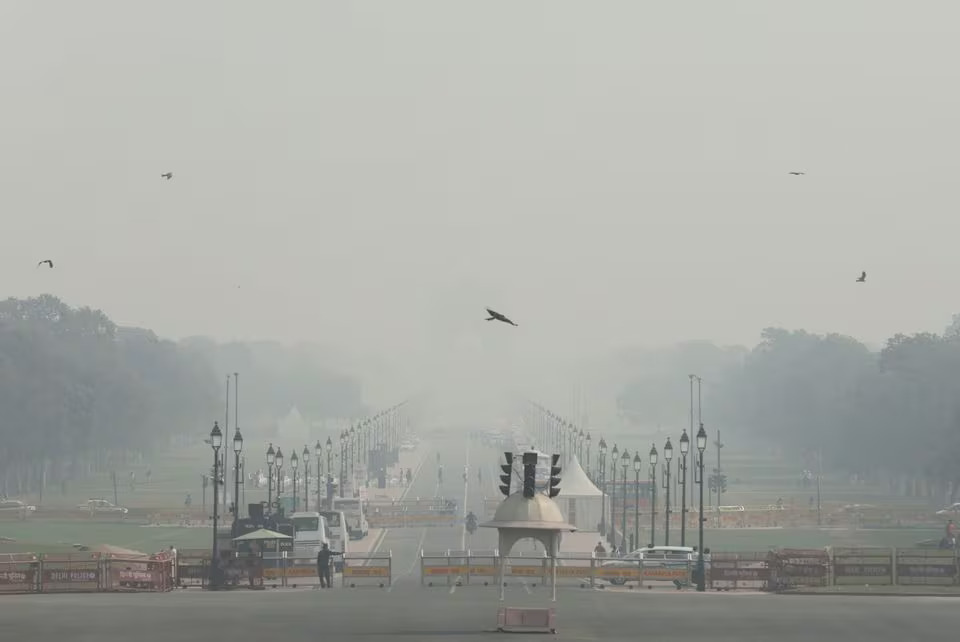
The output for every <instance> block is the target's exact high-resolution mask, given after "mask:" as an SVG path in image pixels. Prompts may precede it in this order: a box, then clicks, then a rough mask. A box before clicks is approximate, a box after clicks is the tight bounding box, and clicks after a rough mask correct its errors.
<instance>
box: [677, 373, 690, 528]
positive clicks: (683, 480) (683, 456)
mask: <svg viewBox="0 0 960 642" xmlns="http://www.w3.org/2000/svg"><path fill="white" fill-rule="evenodd" d="M690 390H693V387H692V386H691V388H690ZM692 409H693V407H692V406H691V410H692ZM688 452H690V437H688V436H687V431H686V429H684V431H683V434H682V435H680V461H679V462H678V465H679V467H680V469H679V470H678V471H677V474H679V475H680V546H686V545H687V453H688Z"/></svg>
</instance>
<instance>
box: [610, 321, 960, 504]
mask: <svg viewBox="0 0 960 642" xmlns="http://www.w3.org/2000/svg"><path fill="white" fill-rule="evenodd" d="M659 355H660V358H659V360H658V359H656V358H654V359H653V360H652V361H651V360H647V361H646V364H647V365H646V366H645V370H643V371H641V372H640V373H639V374H637V375H635V376H634V377H633V379H632V380H631V381H630V382H629V383H628V384H627V385H626V386H624V388H623V389H622V392H621V394H620V397H619V398H618V407H619V411H620V413H621V414H622V415H623V416H625V417H626V418H628V419H632V420H633V421H635V422H641V423H646V424H647V425H649V424H650V423H654V424H655V423H659V422H661V421H662V422H663V423H665V424H666V425H676V423H677V422H678V419H679V420H681V421H682V419H685V418H686V417H687V413H688V412H689V405H690V404H689V395H688V390H687V386H686V385H685V383H686V379H687V374H688V373H697V374H699V375H700V376H701V377H702V378H703V384H702V390H703V407H704V412H705V413H706V415H705V422H706V423H707V424H708V425H709V426H710V427H711V428H722V429H723V430H724V433H725V434H731V433H736V434H738V435H740V436H741V437H742V438H744V439H751V440H754V441H755V442H759V443H761V444H770V445H777V446H781V447H783V448H784V449H786V450H787V451H788V452H791V453H793V454H795V455H796V456H797V458H798V459H803V458H804V456H805V459H806V463H807V464H808V465H809V463H810V462H811V461H814V460H815V456H814V453H818V452H819V453H821V456H822V458H823V462H824V466H825V467H831V468H832V469H833V470H843V471H847V472H850V473H856V474H858V475H860V476H861V477H865V478H874V479H877V478H882V477H885V478H889V479H892V478H893V477H894V476H911V477H917V478H921V477H922V478H925V479H926V480H927V481H929V482H931V483H932V484H933V485H934V486H936V487H938V488H939V489H941V490H944V489H947V488H952V489H957V487H958V486H960V465H958V462H960V323H958V322H956V321H955V323H954V325H952V326H951V327H950V328H948V330H947V331H946V332H945V333H944V334H942V335H938V334H929V333H924V334H916V335H913V336H905V335H897V336H894V337H893V338H891V339H890V340H889V341H888V342H887V344H886V346H885V347H884V348H883V349H882V350H880V351H872V350H870V349H869V348H868V347H867V346H865V345H864V344H862V343H860V342H858V341H856V340H855V339H852V338H850V337H846V336H841V335H836V334H828V335H817V334H811V333H808V332H804V331H802V330H801V331H788V330H784V329H779V328H768V329H766V330H764V331H763V333H762V336H761V341H760V343H759V344H758V345H757V346H756V347H755V348H753V349H752V350H746V349H744V348H718V347H716V346H712V345H710V344H702V343H698V344H685V345H682V346H677V347H675V348H674V349H673V350H669V351H660V352H659ZM684 423H685V422H684Z"/></svg>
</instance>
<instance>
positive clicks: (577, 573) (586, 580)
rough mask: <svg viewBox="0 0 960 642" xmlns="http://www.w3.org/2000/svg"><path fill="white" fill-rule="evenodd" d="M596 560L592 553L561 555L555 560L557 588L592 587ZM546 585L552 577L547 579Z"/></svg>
mask: <svg viewBox="0 0 960 642" xmlns="http://www.w3.org/2000/svg"><path fill="white" fill-rule="evenodd" d="M596 571H597V559H596V556H595V555H594V554H593V553H563V552H561V553H560V555H559V556H558V558H557V586H564V585H569V586H579V587H580V588H587V587H593V586H595V584H596ZM547 580H548V583H549V581H551V580H552V576H551V577H548V578H547Z"/></svg>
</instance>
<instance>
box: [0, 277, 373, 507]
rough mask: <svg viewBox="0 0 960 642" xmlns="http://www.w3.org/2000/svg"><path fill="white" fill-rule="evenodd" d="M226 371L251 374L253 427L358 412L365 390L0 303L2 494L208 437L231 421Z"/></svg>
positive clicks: (299, 360)
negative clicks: (290, 416)
mask: <svg viewBox="0 0 960 642" xmlns="http://www.w3.org/2000/svg"><path fill="white" fill-rule="evenodd" d="M227 372H242V373H243V374H241V384H244V383H246V384H247V385H246V386H245V390H244V408H245V409H246V411H247V412H248V417H249V420H250V424H249V425H251V426H252V425H254V423H255V422H260V423H266V422H269V421H271V420H275V419H276V417H279V416H280V415H281V414H282V413H283V412H285V411H287V410H289V408H290V407H291V406H292V405H298V406H300V407H301V408H305V409H306V410H307V411H308V412H310V413H311V414H312V415H313V416H323V415H325V414H326V415H332V416H349V415H350V414H358V413H359V410H358V408H359V406H360V405H361V402H360V387H359V385H357V384H356V382H354V381H352V380H351V379H349V378H348V377H345V376H342V375H338V374H336V373H332V372H328V371H327V370H325V369H324V368H323V367H322V366H321V365H318V363H317V361H316V358H315V355H306V356H304V355H303V354H302V353H301V352H298V351H295V350H290V349H287V348H284V347H283V346H280V345H277V344H255V345H246V344H238V343H234V344H227V345H218V344H217V343H215V342H214V341H212V340H207V339H192V340H189V341H184V342H181V343H176V342H173V341H167V340H163V339H160V338H158V337H157V336H156V335H155V334H154V333H153V332H151V331H149V330H142V329H136V328H122V327H118V326H117V325H116V324H115V323H113V322H112V321H111V320H110V319H109V318H108V317H107V316H106V315H105V314H104V313H103V312H101V311H99V310H91V309H89V308H80V309H74V308H71V307H70V306H68V305H66V304H65V303H63V302H62V301H60V300H59V299H57V298H56V297H53V296H49V295H44V296H40V297H37V298H32V299H26V300H18V299H8V300H6V301H2V302H0V491H2V492H4V493H10V494H14V493H18V492H23V491H26V490H28V489H36V488H38V487H40V486H43V485H46V484H49V483H53V482H59V481H63V480H68V479H73V478H77V477H79V476H82V475H85V474H89V473H91V472H93V471H95V470H104V469H107V468H110V467H115V466H118V465H121V463H122V460H123V459H125V458H128V457H130V456H133V455H134V454H135V453H138V452H143V451H146V450H150V449H154V448H162V447H164V446H166V445H167V444H168V443H169V440H170V438H171V437H173V436H178V435H198V436H200V437H202V435H204V434H206V432H207V431H208V430H209V426H210V425H211V423H212V421H213V420H214V419H215V418H219V417H221V416H222V415H223V408H224V382H223V376H224V375H225V374H226V373H227ZM221 373H223V374H221ZM305 414H306V413H305Z"/></svg>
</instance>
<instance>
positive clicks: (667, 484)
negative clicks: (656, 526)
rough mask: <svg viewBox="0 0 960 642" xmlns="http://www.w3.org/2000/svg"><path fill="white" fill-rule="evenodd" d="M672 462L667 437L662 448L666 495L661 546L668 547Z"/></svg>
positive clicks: (670, 448)
mask: <svg viewBox="0 0 960 642" xmlns="http://www.w3.org/2000/svg"><path fill="white" fill-rule="evenodd" d="M672 460H673V445H672V444H671V443H670V438H669V437H667V443H666V445H665V446H664V447H663V461H664V462H666V464H667V465H666V467H665V468H664V473H666V474H665V475H664V480H663V487H664V488H665V489H666V491H667V493H666V495H665V497H664V500H665V503H664V520H663V521H664V523H665V528H664V531H663V545H664V546H670V462H671V461H672Z"/></svg>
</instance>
